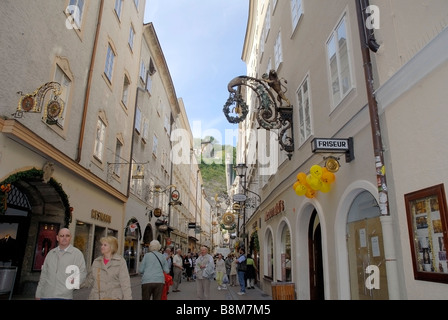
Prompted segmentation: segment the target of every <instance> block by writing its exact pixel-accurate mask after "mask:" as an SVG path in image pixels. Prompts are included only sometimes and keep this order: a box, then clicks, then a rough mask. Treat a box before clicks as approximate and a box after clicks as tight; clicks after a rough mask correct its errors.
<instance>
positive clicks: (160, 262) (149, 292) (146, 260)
mask: <svg viewBox="0 0 448 320" xmlns="http://www.w3.org/2000/svg"><path fill="white" fill-rule="evenodd" d="M161 247H162V246H161V245H160V242H159V241H157V240H152V241H151V243H150V244H149V252H148V253H146V254H145V256H144V257H143V260H142V262H141V264H140V268H139V271H140V273H142V274H143V276H142V300H151V298H152V300H162V295H163V289H164V287H165V275H164V274H163V272H166V273H169V272H170V268H169V267H168V262H167V261H166V258H164V256H163V255H162V254H161V253H160V252H159V250H160V248H161Z"/></svg>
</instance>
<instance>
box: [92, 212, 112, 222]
mask: <svg viewBox="0 0 448 320" xmlns="http://www.w3.org/2000/svg"><path fill="white" fill-rule="evenodd" d="M90 217H91V218H92V219H94V220H98V221H102V222H106V223H111V222H112V216H110V215H108V214H105V213H103V212H100V211H98V210H95V209H92V212H91V214H90Z"/></svg>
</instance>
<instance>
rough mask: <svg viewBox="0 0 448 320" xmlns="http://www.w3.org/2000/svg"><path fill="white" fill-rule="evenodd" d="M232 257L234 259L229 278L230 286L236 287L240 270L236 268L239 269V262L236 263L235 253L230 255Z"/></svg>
mask: <svg viewBox="0 0 448 320" xmlns="http://www.w3.org/2000/svg"><path fill="white" fill-rule="evenodd" d="M230 258H231V260H232V264H231V267H230V278H229V280H230V286H231V287H235V286H236V283H237V279H236V277H237V275H238V271H237V270H236V269H237V263H236V258H235V255H234V254H233V253H232V254H231V255H230Z"/></svg>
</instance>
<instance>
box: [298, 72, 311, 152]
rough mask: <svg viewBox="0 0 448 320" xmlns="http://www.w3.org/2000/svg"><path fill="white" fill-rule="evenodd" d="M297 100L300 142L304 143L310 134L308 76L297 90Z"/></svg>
mask: <svg viewBox="0 0 448 320" xmlns="http://www.w3.org/2000/svg"><path fill="white" fill-rule="evenodd" d="M297 100H298V102H299V104H298V106H299V108H298V111H299V125H300V128H299V135H300V144H303V143H305V141H306V139H308V138H309V137H310V136H311V132H312V130H311V111H310V94H309V81H308V76H307V77H306V79H305V80H304V81H303V83H302V85H301V86H300V88H299V89H298V90H297Z"/></svg>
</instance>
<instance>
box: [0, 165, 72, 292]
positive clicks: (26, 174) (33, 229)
mask: <svg viewBox="0 0 448 320" xmlns="http://www.w3.org/2000/svg"><path fill="white" fill-rule="evenodd" d="M43 176H44V173H43V171H42V170H38V169H30V170H27V171H20V172H17V173H15V174H12V175H10V176H9V177H8V178H6V179H5V180H3V181H1V182H0V187H1V191H2V193H1V194H0V202H1V209H0V237H4V233H7V234H8V235H13V236H14V237H15V240H16V241H15V251H14V255H13V256H12V257H9V258H8V257H6V258H5V257H3V258H1V260H2V261H1V265H3V266H7V265H11V266H17V275H16V279H15V289H14V291H15V293H20V294H24V295H27V294H28V293H29V292H31V293H32V294H34V292H35V288H36V286H37V281H38V280H39V276H40V272H39V271H40V270H41V267H42V264H43V261H44V259H45V257H46V254H47V253H48V252H49V251H50V250H51V249H53V248H54V247H56V245H57V243H56V234H57V232H58V230H59V229H60V228H63V227H68V226H69V224H70V222H71V207H70V204H69V201H68V196H67V195H66V193H65V192H64V190H63V188H62V186H61V184H60V183H58V182H57V181H56V180H55V179H53V178H50V179H47V180H45V181H44V178H43ZM6 186H8V189H6V190H8V191H6V192H5V187H6ZM3 260H5V261H3Z"/></svg>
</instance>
